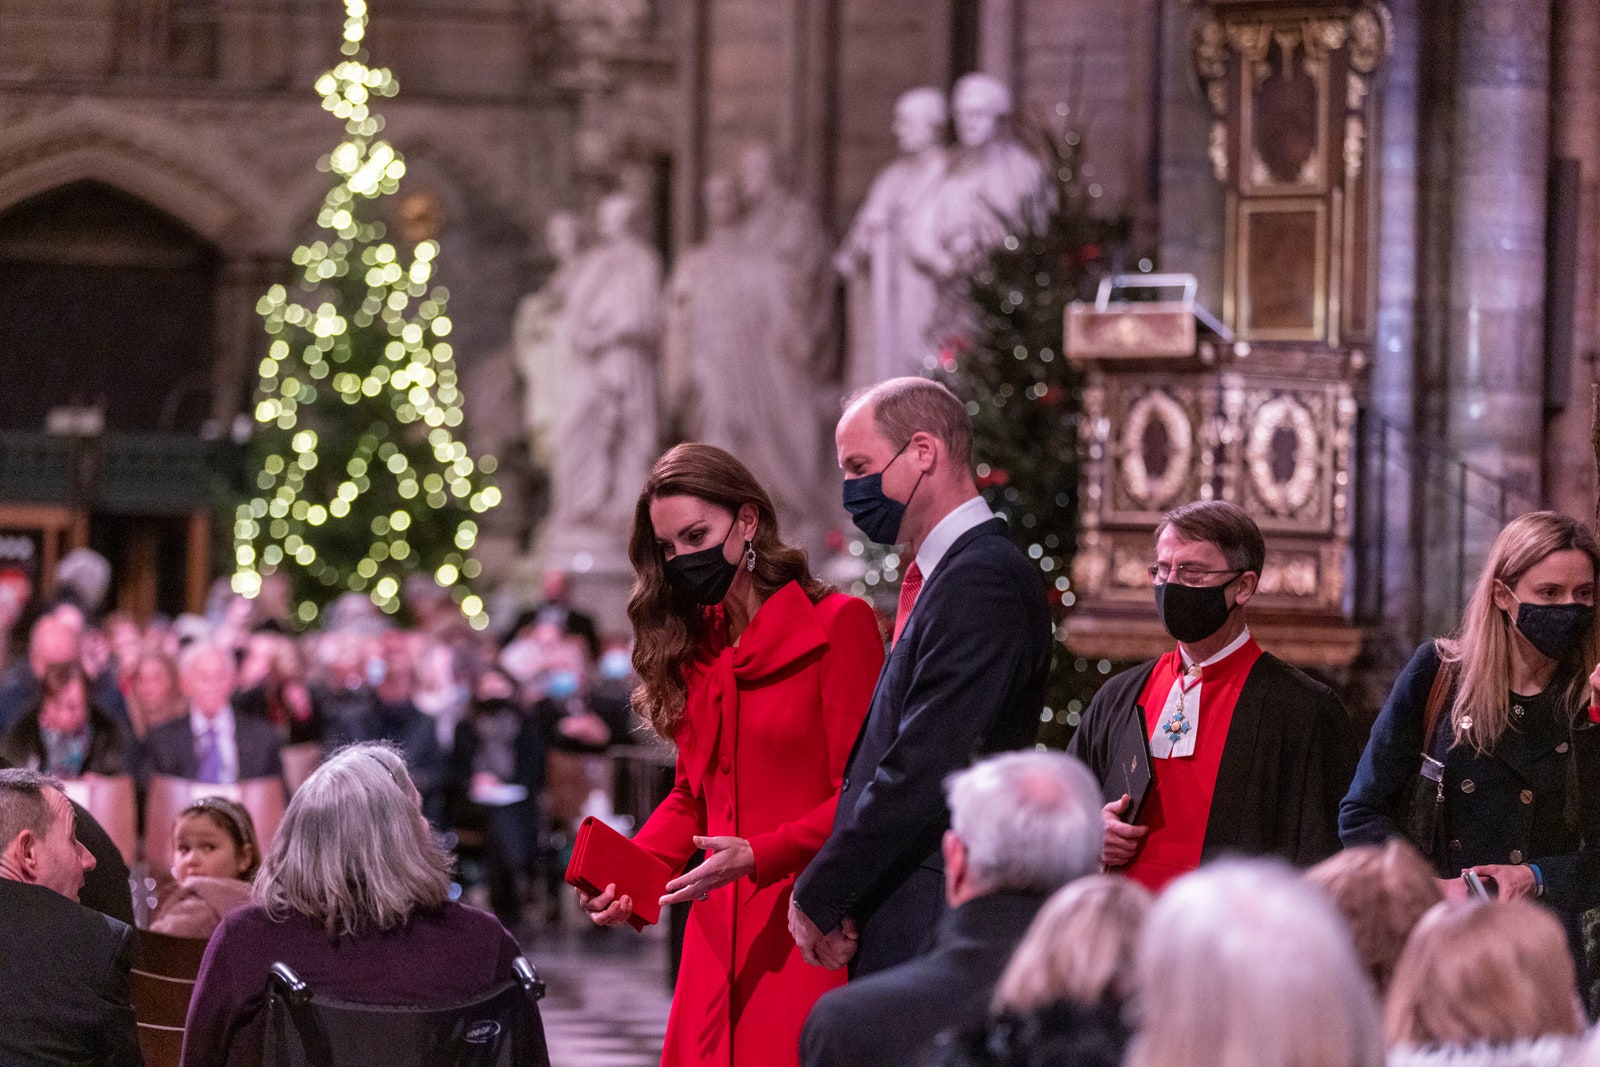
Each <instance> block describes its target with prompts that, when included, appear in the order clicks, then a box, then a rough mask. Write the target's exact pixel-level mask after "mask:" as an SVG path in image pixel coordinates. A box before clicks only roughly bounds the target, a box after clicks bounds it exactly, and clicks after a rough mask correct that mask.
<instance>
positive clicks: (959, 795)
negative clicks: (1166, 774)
mask: <svg viewBox="0 0 1600 1067" xmlns="http://www.w3.org/2000/svg"><path fill="white" fill-rule="evenodd" d="M947 791H948V793H949V797H950V829H949V830H946V831H945V834H944V845H943V851H944V872H945V896H946V899H947V900H948V901H949V904H950V909H951V910H950V911H948V912H946V913H945V916H944V918H943V919H942V920H940V923H939V930H938V935H937V937H936V938H935V940H934V943H933V947H932V949H931V950H930V951H929V952H928V953H927V954H926V955H923V956H919V957H917V958H916V959H914V960H911V961H909V962H907V963H902V964H900V965H899V966H898V967H891V968H889V969H888V970H886V971H879V972H878V973H876V974H874V975H872V976H870V977H868V978H862V979H859V980H857V981H854V982H851V983H850V984H849V985H846V986H842V987H841V988H839V989H835V990H832V991H831V992H829V993H827V994H825V995H824V996H823V997H822V998H821V999H820V1000H818V1001H817V1003H816V1006H815V1007H814V1008H812V1010H811V1015H810V1017H809V1018H807V1020H806V1026H805V1030H804V1032H803V1033H802V1034H801V1038H800V1061H801V1063H802V1064H803V1065H804V1067H892V1065H897V1064H910V1063H914V1062H916V1061H917V1056H918V1053H920V1052H921V1051H922V1050H923V1049H924V1048H925V1047H926V1046H927V1045H928V1043H929V1042H931V1041H932V1040H933V1038H934V1036H935V1035H937V1034H938V1033H940V1032H941V1031H943V1030H950V1029H962V1028H965V1027H967V1026H971V1025H975V1024H977V1023H979V1022H982V1021H983V1019H984V1018H985V1016H986V1015H987V1014H988V1011H989V1001H990V999H991V997H992V995H993V993H994V987H995V984H996V983H997V982H999V980H1000V974H1001V972H1002V971H1004V970H1005V966H1006V963H1007V962H1008V961H1009V960H1010V959H1011V954H1012V952H1013V951H1014V950H1015V949H1016V947H1017V944H1018V942H1020V941H1021V940H1022V935H1023V934H1025V933H1026V932H1027V930H1028V924H1029V923H1031V922H1033V917H1034V914H1035V913H1036V912H1038V910H1039V908H1040V907H1041V906H1042V905H1043V904H1044V901H1045V899H1046V898H1047V897H1048V896H1049V895H1050V894H1051V893H1053V892H1055V891H1056V890H1057V889H1059V888H1061V887H1062V886H1063V885H1066V884H1067V883H1068V882H1070V881H1072V880H1074V879H1076V878H1081V877H1083V876H1084V875H1086V874H1090V873H1093V872H1094V871H1096V870H1098V869H1099V867H1100V848H1101V842H1102V839H1103V837H1104V830H1103V829H1102V826H1101V822H1100V787H1099V785H1098V784H1096V782H1095V780H1094V776H1093V775H1091V774H1090V773H1089V772H1088V770H1087V769H1086V768H1085V767H1084V766H1083V764H1081V763H1079V762H1078V761H1077V760H1075V759H1073V758H1072V757H1071V756H1065V755H1062V754H1061V753H1059V752H1008V753H1005V754H1004V755H1000V756H992V757H990V758H989V759H986V760H984V761H982V762H980V763H978V764H976V765H975V766H973V767H972V768H971V769H970V770H965V771H959V772H957V773H956V774H954V775H952V776H951V778H950V781H949V783H948V785H947Z"/></svg>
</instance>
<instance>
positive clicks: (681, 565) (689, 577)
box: [667, 520, 739, 607]
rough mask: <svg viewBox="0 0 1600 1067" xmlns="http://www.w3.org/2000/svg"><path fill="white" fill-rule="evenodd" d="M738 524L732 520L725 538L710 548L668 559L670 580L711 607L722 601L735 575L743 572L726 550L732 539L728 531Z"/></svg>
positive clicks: (668, 576) (705, 605)
mask: <svg viewBox="0 0 1600 1067" xmlns="http://www.w3.org/2000/svg"><path fill="white" fill-rule="evenodd" d="M736 525H738V523H737V520H735V521H734V522H732V523H729V524H728V533H725V534H723V535H722V540H721V541H720V542H719V543H717V544H715V545H712V546H711V547H710V548H702V549H701V550H700V551H698V552H683V553H679V554H678V555H676V556H673V557H672V558H671V559H669V560H667V581H669V582H671V583H672V584H673V586H674V587H675V588H677V589H678V590H679V591H680V592H682V593H683V594H684V595H685V596H687V597H689V598H690V599H691V600H693V601H694V602H695V603H696V604H700V605H702V606H704V607H710V606H711V605H712V604H720V603H722V598H723V597H725V596H727V595H728V590H729V589H730V588H732V587H733V578H734V575H736V574H738V573H739V565H738V564H737V563H729V562H728V559H727V557H726V556H724V555H723V554H722V550H723V548H724V547H725V546H726V545H727V543H728V534H731V533H733V528H734V526H736Z"/></svg>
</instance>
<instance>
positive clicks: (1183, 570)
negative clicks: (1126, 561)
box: [1145, 563, 1245, 586]
mask: <svg viewBox="0 0 1600 1067" xmlns="http://www.w3.org/2000/svg"><path fill="white" fill-rule="evenodd" d="M1145 573H1147V574H1149V575H1150V580H1151V581H1152V582H1154V583H1155V584H1156V585H1166V584H1167V583H1168V582H1176V583H1178V584H1179V585H1199V586H1203V585H1207V584H1210V583H1208V582H1207V581H1206V579H1207V578H1210V577H1211V576H1213V575H1217V574H1231V575H1234V576H1235V577H1237V576H1239V575H1241V574H1243V573H1245V568H1243V567H1230V568H1227V569H1225V570H1217V569H1216V568H1214V567H1197V566H1195V565H1194V564H1192V563H1180V564H1178V565H1177V566H1176V567H1174V566H1172V565H1171V564H1168V563H1156V564H1153V565H1152V566H1150V567H1149V568H1148V569H1147V570H1146V572H1145ZM1230 581H1231V579H1230Z"/></svg>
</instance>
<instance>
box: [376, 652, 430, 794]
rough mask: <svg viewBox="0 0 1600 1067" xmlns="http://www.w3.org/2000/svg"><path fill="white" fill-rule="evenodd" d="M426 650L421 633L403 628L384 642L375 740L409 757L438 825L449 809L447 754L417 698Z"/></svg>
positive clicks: (409, 766)
mask: <svg viewBox="0 0 1600 1067" xmlns="http://www.w3.org/2000/svg"><path fill="white" fill-rule="evenodd" d="M422 646H423V639H422V637H421V635H419V634H412V633H406V632H405V631H403V630H390V631H389V632H388V633H386V634H384V635H383V637H382V639H380V641H379V642H378V648H379V650H380V651H381V653H382V659H381V660H380V662H381V663H382V664H383V677H382V679H381V680H380V681H379V682H378V686H377V691H376V692H375V693H374V697H375V698H376V699H375V701H374V704H373V712H374V717H375V726H376V730H377V735H376V737H374V738H372V740H376V741H388V742H390V743H391V744H393V745H394V746H395V747H396V748H398V749H399V750H400V752H401V753H402V754H403V755H404V756H405V758H406V767H407V769H409V770H410V771H411V780H412V782H414V783H415V784H416V787H417V792H419V793H421V794H422V810H423V813H424V814H426V815H427V816H428V817H429V819H430V821H434V822H437V821H439V820H440V817H441V816H442V814H443V811H444V791H445V776H446V773H447V771H446V766H445V755H444V752H445V750H444V748H443V747H442V746H440V744H439V735H438V732H437V729H436V726H435V723H434V721H433V720H432V719H430V718H428V716H426V715H424V714H423V713H422V712H421V711H419V710H417V705H416V703H415V702H414V701H413V699H412V697H413V695H414V694H415V692H416V688H417V662H418V660H420V659H421V656H422Z"/></svg>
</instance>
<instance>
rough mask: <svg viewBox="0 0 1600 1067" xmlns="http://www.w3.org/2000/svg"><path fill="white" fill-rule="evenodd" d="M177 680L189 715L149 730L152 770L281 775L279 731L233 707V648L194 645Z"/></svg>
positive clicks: (232, 776) (207, 776)
mask: <svg viewBox="0 0 1600 1067" xmlns="http://www.w3.org/2000/svg"><path fill="white" fill-rule="evenodd" d="M178 679H179V683H180V684H181V685H182V687H183V695H184V696H186V697H188V698H189V714H188V715H186V716H183V717H182V718H178V719H174V720H172V721H171V722H169V723H164V724H162V725H161V726H158V727H156V728H155V729H154V730H151V731H150V732H149V733H148V734H146V735H145V761H146V766H147V767H148V768H149V770H150V773H151V774H164V775H167V776H168V777H171V778H187V779H189V780H190V781H196V782H207V783H210V784H212V785H226V784H231V783H233V782H246V781H249V780H251V779H253V778H275V777H278V776H281V775H282V774H283V764H282V762H281V760H280V758H279V753H278V750H279V748H280V747H281V742H280V739H279V737H278V733H277V731H276V730H275V729H273V727H272V725H271V724H270V723H268V722H266V721H264V720H262V719H259V718H257V717H255V716H253V715H235V714H234V712H233V706H232V705H231V703H230V702H229V698H230V697H231V696H232V694H233V681H234V665H233V654H232V653H231V652H229V651H228V650H227V649H225V648H223V647H221V646H220V645H210V644H201V643H197V644H193V645H190V646H189V647H188V648H186V649H184V651H183V655H182V657H181V658H180V659H179V661H178Z"/></svg>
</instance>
